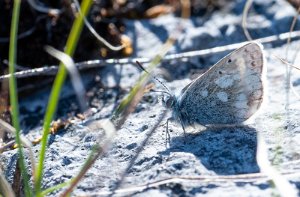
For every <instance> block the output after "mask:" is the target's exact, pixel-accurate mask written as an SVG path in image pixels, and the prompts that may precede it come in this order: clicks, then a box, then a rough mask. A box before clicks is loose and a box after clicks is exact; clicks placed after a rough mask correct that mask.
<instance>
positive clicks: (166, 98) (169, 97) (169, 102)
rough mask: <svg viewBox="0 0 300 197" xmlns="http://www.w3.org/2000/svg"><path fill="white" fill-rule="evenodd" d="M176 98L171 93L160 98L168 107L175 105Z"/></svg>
mask: <svg viewBox="0 0 300 197" xmlns="http://www.w3.org/2000/svg"><path fill="white" fill-rule="evenodd" d="M175 101H176V98H175V96H173V95H167V96H164V97H163V98H162V102H163V104H164V106H165V107H166V108H168V109H170V108H173V107H174V105H175Z"/></svg>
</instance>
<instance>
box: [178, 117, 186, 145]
mask: <svg viewBox="0 0 300 197" xmlns="http://www.w3.org/2000/svg"><path fill="white" fill-rule="evenodd" d="M179 120H180V124H181V127H182V130H183V136H184V144H186V132H185V128H184V123H183V121H182V119H181V118H179Z"/></svg>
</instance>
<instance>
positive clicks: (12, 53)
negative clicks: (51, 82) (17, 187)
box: [9, 0, 31, 196]
mask: <svg viewBox="0 0 300 197" xmlns="http://www.w3.org/2000/svg"><path fill="white" fill-rule="evenodd" d="M20 4H21V1H20V0H14V7H13V15H12V22H11V30H10V42H9V73H10V74H11V77H10V78H9V93H10V104H11V108H12V123H13V126H14V128H15V129H16V143H17V144H18V153H19V164H20V169H21V174H22V178H23V183H24V189H25V195H26V196H31V188H30V186H29V179H28V173H27V169H26V165H25V159H24V153H23V146H22V143H21V137H20V122H19V104H18V95H17V81H16V78H15V77H14V76H13V73H14V72H15V64H16V56H17V33H18V23H19V15H20Z"/></svg>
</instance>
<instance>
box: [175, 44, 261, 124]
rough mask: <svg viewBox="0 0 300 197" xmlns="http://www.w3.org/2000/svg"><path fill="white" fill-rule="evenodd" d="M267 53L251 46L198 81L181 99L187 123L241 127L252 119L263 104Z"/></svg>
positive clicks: (232, 54)
mask: <svg viewBox="0 0 300 197" xmlns="http://www.w3.org/2000/svg"><path fill="white" fill-rule="evenodd" d="M263 64H264V61H263V52H262V48H261V46H260V45H259V44H257V43H250V44H247V45H245V46H243V47H241V48H239V49H237V50H235V51H233V52H232V53H230V54H229V55H227V56H226V57H224V58H223V59H221V60H220V61H219V62H218V63H216V64H215V65H214V66H213V67H212V68H211V69H209V70H208V71H207V72H205V73H204V74H203V75H201V76H200V77H198V78H197V79H195V80H194V81H193V82H192V83H191V84H189V86H188V88H186V90H185V91H184V92H183V93H182V95H181V97H179V98H178V103H177V111H178V112H177V113H178V114H177V115H179V116H180V117H181V119H182V120H184V122H185V123H188V124H193V123H199V124H202V125H209V124H237V123H242V122H244V121H245V120H247V119H248V118H249V117H250V116H252V115H253V114H254V113H255V112H256V111H257V110H258V108H259V107H260V105H261V103H262V100H263V92H264V91H263V82H262V78H263Z"/></svg>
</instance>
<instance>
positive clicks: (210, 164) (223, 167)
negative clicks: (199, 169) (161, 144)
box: [168, 126, 259, 175]
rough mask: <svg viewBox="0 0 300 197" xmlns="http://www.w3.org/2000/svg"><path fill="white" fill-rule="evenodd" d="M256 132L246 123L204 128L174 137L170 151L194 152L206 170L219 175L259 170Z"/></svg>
mask: <svg viewBox="0 0 300 197" xmlns="http://www.w3.org/2000/svg"><path fill="white" fill-rule="evenodd" d="M256 147H257V133H256V129H254V128H253V127H249V126H239V127H230V128H206V129H205V130H204V131H200V132H198V131H197V132H194V133H190V132H187V134H186V136H183V135H182V136H180V137H173V138H171V141H170V149H168V151H169V152H174V151H184V152H189V153H192V154H194V155H195V156H196V157H197V158H198V159H199V160H200V162H201V163H202V165H204V166H205V168H207V169H208V170H212V171H214V172H215V173H217V174H219V175H233V174H244V173H255V172H259V167H258V165H257V162H256Z"/></svg>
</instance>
